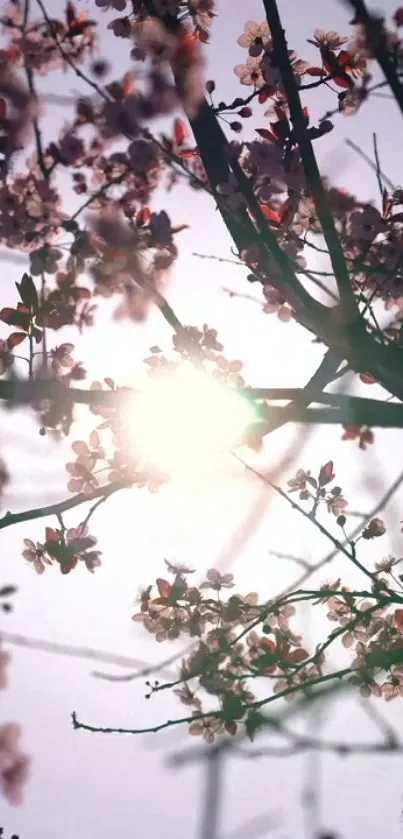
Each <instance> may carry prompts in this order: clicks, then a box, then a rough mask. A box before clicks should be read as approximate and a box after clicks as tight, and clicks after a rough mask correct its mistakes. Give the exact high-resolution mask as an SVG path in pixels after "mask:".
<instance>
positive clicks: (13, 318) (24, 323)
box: [0, 308, 30, 331]
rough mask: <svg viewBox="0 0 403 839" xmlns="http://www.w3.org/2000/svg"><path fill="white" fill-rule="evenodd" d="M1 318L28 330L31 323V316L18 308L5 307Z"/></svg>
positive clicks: (5, 321) (10, 324)
mask: <svg viewBox="0 0 403 839" xmlns="http://www.w3.org/2000/svg"><path fill="white" fill-rule="evenodd" d="M0 320H2V321H3V323H8V325H9V326H17V327H18V328H19V329H24V330H25V331H26V330H28V327H29V323H30V316H29V314H28V313H25V312H21V311H19V312H18V311H17V310H16V309H9V308H5V309H2V310H1V312H0Z"/></svg>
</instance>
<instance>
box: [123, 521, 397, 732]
mask: <svg viewBox="0 0 403 839" xmlns="http://www.w3.org/2000/svg"><path fill="white" fill-rule="evenodd" d="M381 524H382V523H381V522H380V520H379V519H374V520H372V522H371V523H370V525H369V528H367V530H371V528H372V530H373V532H372V536H380V535H381V528H380V525H381ZM377 528H378V529H377ZM382 532H384V528H383V530H382ZM363 536H364V538H365V531H364V533H363ZM399 562H401V560H396V559H394V558H393V557H388V558H386V559H385V560H382V561H380V562H378V563H376V566H375V570H374V572H373V573H372V575H371V578H372V582H371V590H370V591H369V592H366V593H365V592H364V593H355V592H352V591H351V590H350V589H349V588H347V587H345V586H342V585H341V581H340V579H338V580H335V581H332V582H325V583H323V584H322V586H321V587H320V588H319V590H316V591H313V592H309V591H304V590H301V591H298V592H294V593H293V594H291V595H288V596H285V597H279V598H278V599H277V600H276V599H275V600H272V601H268V602H264V603H259V597H258V595H257V593H256V592H250V593H249V594H247V595H245V596H243V595H239V594H229V593H228V595H227V590H228V589H231V588H233V587H234V581H233V575H232V574H228V573H227V574H221V573H220V572H219V571H218V570H217V569H214V568H212V569H210V570H209V571H208V572H207V575H206V579H205V580H204V581H203V582H202V583H201V584H199V586H197V587H196V586H192V585H191V584H190V583H189V582H188V577H189V575H190V574H191V573H193V570H192V569H190V568H189V567H187V566H185V565H179V564H177V563H172V562H168V561H166V560H165V564H166V566H167V569H168V572H169V573H170V574H171V575H172V577H173V581H172V582H169V581H168V580H166V579H163V578H158V579H157V580H156V583H155V584H152V585H149V586H147V588H146V589H144V590H143V591H142V592H141V594H140V597H139V600H140V604H141V608H140V612H137V613H136V614H135V615H134V616H133V620H134V621H135V622H137V623H138V622H139V623H141V624H142V625H143V626H144V628H145V629H146V630H147V632H149V633H151V634H152V635H154V636H155V639H156V641H157V642H163V641H168V640H175V639H177V638H179V637H182V636H190V637H192V638H196V639H198V640H197V644H196V646H195V647H194V649H193V650H192V652H191V653H190V654H189V655H188V656H187V657H185V658H184V659H183V661H182V665H181V669H180V673H179V676H178V679H177V681H175V682H172V683H171V684H169V685H165V684H163V685H161V684H160V683H159V682H156V683H154V684H152V683H150V682H147V684H148V686H149V688H150V692H149V694H148V697H150V696H151V695H152V694H153V693H155V692H158V691H159V690H162V689H166V688H167V687H168V688H169V687H171V688H173V690H174V693H175V695H176V696H177V697H178V698H179V700H180V701H181V702H182V704H184V705H186V706H188V707H189V709H191V714H192V716H193V717H194V718H195V719H194V721H192V719H191V718H190V720H189V733H190V734H194V735H201V736H203V737H204V739H205V740H206V741H207V742H212V741H213V740H214V738H215V737H216V736H217V735H218V734H220V733H227V734H230V735H232V736H233V735H235V734H236V733H237V731H239V729H240V727H244V728H245V730H246V732H247V733H248V735H249V736H250V737H251V738H252V739H253V736H254V734H255V732H256V729H257V728H258V727H259V720H258V718H256V714H257V710H258V709H259V708H261V707H262V706H263V705H264V704H265V703H264V702H260V701H259V699H258V698H257V694H256V691H255V690H251V681H250V680H255V682H253V681H252V685H253V684H255V685H257V684H259V683H258V682H257V681H256V680H257V679H259V680H260V679H266V680H270V682H269V684H270V686H271V692H270V696H274V695H281V696H284V698H285V699H287V700H289V701H290V700H292V699H294V698H295V697H296V695H297V693H298V689H299V688H300V687H301V686H303V687H305V688H306V687H308V686H309V685H310V684H317V683H318V682H320V680H321V679H322V678H329V675H330V674H331V672H332V670H331V668H330V664H329V662H328V661H327V656H326V654H325V649H327V648H328V647H329V646H330V645H331V644H333V643H334V642H335V641H336V640H337V639H340V640H341V643H342V645H343V647H345V648H346V649H351V650H352V651H353V652H354V655H355V657H354V658H353V660H352V662H351V665H350V668H347V670H344V671H343V673H342V675H343V676H346V675H347V676H348V679H349V681H350V682H351V683H353V684H356V685H358V686H359V690H360V693H361V694H362V695H363V696H369V695H371V694H372V695H374V696H376V697H383V698H384V699H386V701H390V700H391V699H393V698H395V697H402V696H403V665H402V660H403V609H402V607H401V605H399V604H402V603H403V598H402V596H401V595H400V594H399V589H398V588H397V589H396V590H395V591H393V590H391V589H390V587H389V585H388V582H387V578H386V577H384V576H381V574H382V573H385V574H386V575H388V574H389V575H391V576H392V578H393V579H395V580H396V578H395V577H394V573H393V571H394V568H395V566H396V565H398V564H399ZM400 579H401V580H402V579H403V574H401V575H400ZM396 582H397V583H398V581H396ZM206 591H207V592H209V593H208V594H207V595H206V594H205V592H206ZM306 600H308V601H310V602H311V603H312V605H314V604H316V605H324V606H326V608H327V618H328V620H329V621H331V622H333V623H337V624H338V626H337V628H336V629H335V630H333V631H331V632H330V634H329V638H328V640H327V641H326V642H324V644H320V645H319V646H317V647H316V649H315V651H314V652H313V653H312V654H310V653H309V652H307V650H306V649H305V647H304V644H303V641H302V637H301V635H299V634H296V633H295V632H294V631H293V630H292V629H291V627H290V618H292V617H293V616H294V615H296V613H297V609H296V607H297V605H298V602H302V601H306ZM338 675H339V674H338V673H337V672H335V677H337V676H338ZM203 694H204V695H205V694H208V696H209V697H210V702H211V697H215V700H216V707H213V708H211V707H209V708H208V709H207V710H204V709H203V702H205V701H206V700H205V699H203Z"/></svg>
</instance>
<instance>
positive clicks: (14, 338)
mask: <svg viewBox="0 0 403 839" xmlns="http://www.w3.org/2000/svg"><path fill="white" fill-rule="evenodd" d="M26 338H28V335H27V333H26V332H12V333H11V335H9V336H8V338H7V346H8V349H9V350H12V349H13V348H14V347H18V344H22V342H23V341H25V339H26Z"/></svg>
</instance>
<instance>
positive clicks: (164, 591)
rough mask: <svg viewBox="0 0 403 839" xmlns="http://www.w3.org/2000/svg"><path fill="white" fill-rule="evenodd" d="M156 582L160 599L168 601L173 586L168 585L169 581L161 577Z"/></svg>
mask: <svg viewBox="0 0 403 839" xmlns="http://www.w3.org/2000/svg"><path fill="white" fill-rule="evenodd" d="M156 582H157V588H158V593H159V595H160V597H162V599H163V600H168V598H169V595H170V594H171V590H172V586H171V584H170V583H168V580H163V579H162V578H161V577H159V578H158V579H157V581H156Z"/></svg>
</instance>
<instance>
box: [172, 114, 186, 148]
mask: <svg viewBox="0 0 403 839" xmlns="http://www.w3.org/2000/svg"><path fill="white" fill-rule="evenodd" d="M174 139H175V145H177V146H181V145H182V143H183V142H184V140H185V139H186V127H185V124H184V123H183V122H182V120H181V119H176V120H175V122H174Z"/></svg>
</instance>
